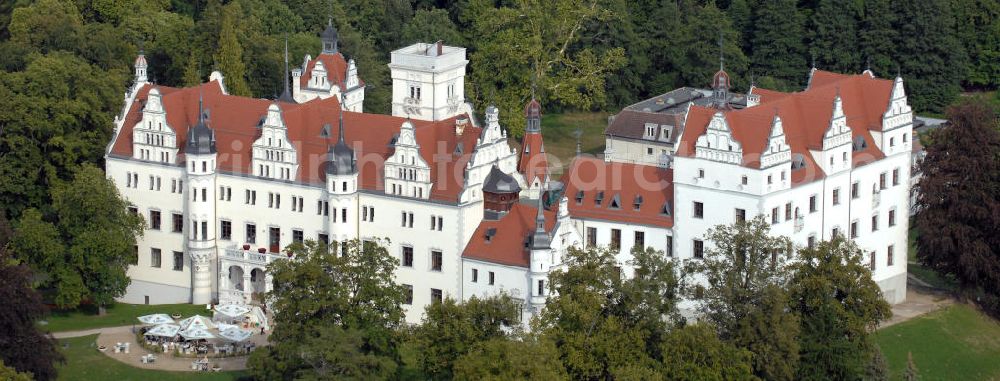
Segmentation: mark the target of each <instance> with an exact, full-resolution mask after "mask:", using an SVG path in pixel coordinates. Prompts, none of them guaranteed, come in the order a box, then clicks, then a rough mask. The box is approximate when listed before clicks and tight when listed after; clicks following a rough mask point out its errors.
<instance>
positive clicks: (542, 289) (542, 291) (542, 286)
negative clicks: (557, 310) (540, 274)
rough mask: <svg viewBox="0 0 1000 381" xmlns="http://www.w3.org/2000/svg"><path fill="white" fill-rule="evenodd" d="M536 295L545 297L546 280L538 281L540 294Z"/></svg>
mask: <svg viewBox="0 0 1000 381" xmlns="http://www.w3.org/2000/svg"><path fill="white" fill-rule="evenodd" d="M535 295H538V296H545V280H544V279H539V280H538V293H537V294H535Z"/></svg>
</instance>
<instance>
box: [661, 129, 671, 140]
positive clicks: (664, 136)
mask: <svg viewBox="0 0 1000 381" xmlns="http://www.w3.org/2000/svg"><path fill="white" fill-rule="evenodd" d="M672 128H673V126H668V125H664V126H661V127H660V133H661V134H660V139H663V140H670V130H671V129H672Z"/></svg>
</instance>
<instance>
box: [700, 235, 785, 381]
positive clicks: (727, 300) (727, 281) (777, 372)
mask: <svg viewBox="0 0 1000 381" xmlns="http://www.w3.org/2000/svg"><path fill="white" fill-rule="evenodd" d="M705 238H706V240H707V241H709V242H710V245H711V247H710V248H709V249H708V250H706V253H705V258H704V259H703V260H692V261H690V262H689V263H688V267H689V270H688V271H691V272H693V273H698V274H699V275H701V276H704V279H705V282H704V285H703V287H702V286H701V285H699V286H696V287H694V288H692V289H693V290H694V291H695V292H694V295H693V296H694V299H695V300H697V301H698V302H699V309H700V311H701V313H702V314H704V317H705V319H706V320H708V321H709V322H712V323H713V324H715V325H716V327H717V328H718V329H719V335H720V336H721V337H722V339H723V340H726V341H728V342H730V343H732V344H734V345H736V346H737V347H739V348H744V349H747V350H749V351H750V352H752V353H753V369H754V374H756V375H757V376H759V377H761V378H764V379H769V380H791V379H793V378H794V376H795V370H796V367H797V362H798V357H799V355H798V343H797V341H796V339H797V334H798V325H799V322H798V317H797V316H796V315H795V314H792V313H789V311H788V308H787V300H788V296H787V292H786V291H785V288H786V287H787V284H788V270H789V259H790V254H789V253H790V251H791V247H792V246H791V242H790V241H789V240H788V238H785V237H773V236H771V234H770V226H769V225H768V224H767V222H765V221H764V218H763V217H761V216H758V217H756V218H754V219H753V220H749V221H746V222H737V223H735V224H732V225H719V226H716V227H715V228H712V229H711V230H709V231H708V232H707V233H706V234H705ZM699 290H703V292H700V291H699ZM699 294H700V295H699Z"/></svg>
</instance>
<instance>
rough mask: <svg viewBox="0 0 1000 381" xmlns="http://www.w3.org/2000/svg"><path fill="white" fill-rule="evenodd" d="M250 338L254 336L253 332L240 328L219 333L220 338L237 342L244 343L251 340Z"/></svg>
mask: <svg viewBox="0 0 1000 381" xmlns="http://www.w3.org/2000/svg"><path fill="white" fill-rule="evenodd" d="M250 336H253V332H250V331H247V330H245V329H239V328H230V329H227V330H225V331H222V332H219V337H221V338H223V339H226V340H229V341H235V342H240V341H244V340H246V339H249V338H250Z"/></svg>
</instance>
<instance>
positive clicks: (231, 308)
mask: <svg viewBox="0 0 1000 381" xmlns="http://www.w3.org/2000/svg"><path fill="white" fill-rule="evenodd" d="M215 312H217V313H220V314H222V315H225V316H226V317H228V318H230V319H232V318H240V317H243V315H246V314H247V313H249V312H250V308H248V307H246V306H241V305H238V304H227V305H224V306H218V307H215Z"/></svg>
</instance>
